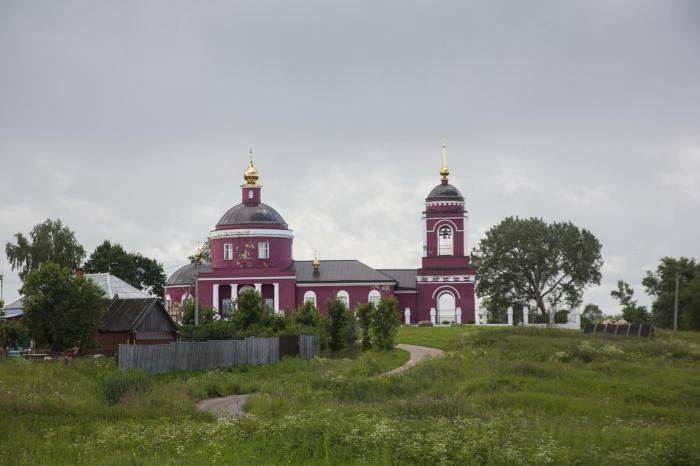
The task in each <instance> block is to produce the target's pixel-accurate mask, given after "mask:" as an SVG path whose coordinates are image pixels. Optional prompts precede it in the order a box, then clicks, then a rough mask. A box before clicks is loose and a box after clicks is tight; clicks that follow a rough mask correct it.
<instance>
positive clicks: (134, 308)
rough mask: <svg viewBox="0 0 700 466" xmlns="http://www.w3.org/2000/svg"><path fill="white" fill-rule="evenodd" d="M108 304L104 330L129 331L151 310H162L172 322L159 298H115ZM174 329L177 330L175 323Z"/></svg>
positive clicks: (173, 324)
mask: <svg viewBox="0 0 700 466" xmlns="http://www.w3.org/2000/svg"><path fill="white" fill-rule="evenodd" d="M106 304H107V312H106V313H105V316H104V330H107V331H110V332H127V331H130V330H133V329H134V328H135V327H136V326H137V325H138V324H139V322H141V320H142V319H143V318H144V317H145V316H146V315H147V314H148V313H149V312H162V313H164V314H165V315H166V316H167V317H168V319H169V320H170V322H171V323H172V319H171V317H170V315H169V314H168V312H167V311H166V310H165V307H164V306H163V303H161V302H160V300H158V298H143V299H133V298H132V299H121V298H119V299H113V300H111V301H109V302H108V303H106ZM172 329H173V330H177V327H176V326H175V323H172Z"/></svg>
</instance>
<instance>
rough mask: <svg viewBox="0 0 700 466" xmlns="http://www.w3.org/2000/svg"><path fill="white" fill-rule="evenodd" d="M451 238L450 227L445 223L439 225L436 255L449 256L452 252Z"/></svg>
mask: <svg viewBox="0 0 700 466" xmlns="http://www.w3.org/2000/svg"><path fill="white" fill-rule="evenodd" d="M452 239H453V235H452V228H450V227H449V226H447V225H443V226H441V227H440V229H439V230H438V255H440V256H451V255H452V254H453V252H452V251H453V249H452Z"/></svg>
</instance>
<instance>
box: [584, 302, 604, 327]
mask: <svg viewBox="0 0 700 466" xmlns="http://www.w3.org/2000/svg"><path fill="white" fill-rule="evenodd" d="M602 318H603V311H602V310H601V309H600V307H599V306H598V305H596V304H586V307H584V308H583V312H582V313H581V325H586V324H594V323H596V321H598V320H600V319H602Z"/></svg>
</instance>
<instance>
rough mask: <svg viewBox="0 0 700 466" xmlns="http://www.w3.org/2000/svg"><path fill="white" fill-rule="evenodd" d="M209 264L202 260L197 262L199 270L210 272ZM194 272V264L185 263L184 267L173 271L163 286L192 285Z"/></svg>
mask: <svg viewBox="0 0 700 466" xmlns="http://www.w3.org/2000/svg"><path fill="white" fill-rule="evenodd" d="M211 270H212V269H211V264H210V263H208V262H202V263H201V264H199V272H200V273H202V272H211ZM194 272H195V264H194V263H192V264H187V265H186V266H184V267H180V268H179V269H177V270H176V271H175V273H173V274H172V275H171V276H170V278H168V281H167V282H165V286H172V285H187V286H189V285H193V284H194Z"/></svg>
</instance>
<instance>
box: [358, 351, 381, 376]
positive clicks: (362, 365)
mask: <svg viewBox="0 0 700 466" xmlns="http://www.w3.org/2000/svg"><path fill="white" fill-rule="evenodd" d="M358 368H359V371H360V374H362V375H365V376H367V377H370V376H373V375H377V374H380V373H382V372H383V369H382V366H380V365H379V363H378V362H377V360H376V359H375V358H373V357H372V356H370V354H369V353H364V354H363V355H362V356H360V360H359V361H358Z"/></svg>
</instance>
